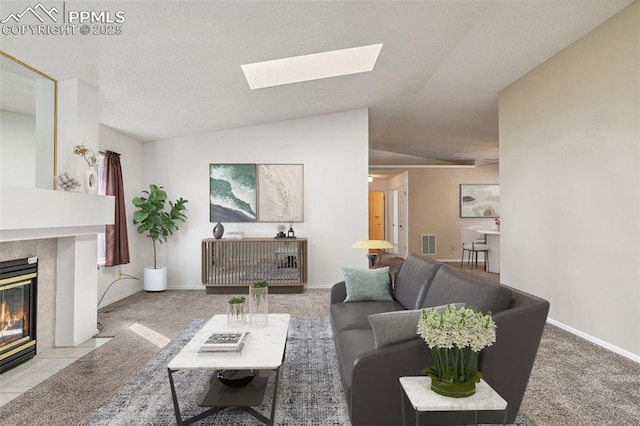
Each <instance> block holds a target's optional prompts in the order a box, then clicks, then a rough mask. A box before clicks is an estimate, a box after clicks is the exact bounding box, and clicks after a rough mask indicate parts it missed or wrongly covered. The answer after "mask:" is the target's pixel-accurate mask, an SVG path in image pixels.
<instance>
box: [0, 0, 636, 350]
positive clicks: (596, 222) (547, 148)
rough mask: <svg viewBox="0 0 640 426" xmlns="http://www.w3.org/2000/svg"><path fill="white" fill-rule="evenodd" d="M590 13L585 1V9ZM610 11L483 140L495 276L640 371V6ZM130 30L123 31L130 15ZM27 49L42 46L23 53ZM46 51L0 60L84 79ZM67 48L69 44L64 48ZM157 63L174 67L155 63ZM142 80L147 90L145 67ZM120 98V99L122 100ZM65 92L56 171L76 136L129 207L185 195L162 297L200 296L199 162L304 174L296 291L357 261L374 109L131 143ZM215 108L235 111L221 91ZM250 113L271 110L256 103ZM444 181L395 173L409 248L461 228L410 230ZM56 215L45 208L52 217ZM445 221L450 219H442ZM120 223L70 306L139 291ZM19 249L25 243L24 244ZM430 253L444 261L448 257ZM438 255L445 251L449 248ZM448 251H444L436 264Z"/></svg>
mask: <svg viewBox="0 0 640 426" xmlns="http://www.w3.org/2000/svg"><path fill="white" fill-rule="evenodd" d="M597 3H598V2H593V3H589V5H590V6H594V8H595V5H596V4H597ZM563 4H564V3H563ZM616 4H617V6H616V7H615V9H616V10H615V12H614V11H612V10H609V11H605V12H601V13H603V14H604V15H606V14H607V13H609V14H610V15H608V16H606V18H602V17H601V18H600V19H601V21H600V22H598V24H599V25H594V26H593V27H592V28H591V29H590V30H589V31H588V33H587V32H585V35H584V37H581V38H580V39H579V40H577V41H575V42H572V43H570V45H567V46H566V48H563V49H561V51H559V52H557V53H555V54H553V55H550V56H549V57H547V58H545V61H541V62H540V63H539V66H537V67H536V68H535V69H532V70H528V69H527V70H523V72H522V73H521V74H520V75H518V76H517V78H515V79H514V80H513V84H510V85H508V86H507V87H504V88H502V90H501V91H500V93H499V95H498V94H497V93H494V95H495V96H496V98H497V99H498V100H499V102H498V108H499V110H497V111H496V114H498V113H499V125H498V123H497V122H496V123H495V130H494V131H495V133H496V135H495V146H496V149H499V162H500V164H499V181H498V182H499V183H500V186H501V211H502V213H501V216H502V225H501V228H502V229H501V231H502V234H501V247H502V256H501V282H503V283H505V284H507V285H510V286H513V287H515V288H518V289H520V290H524V291H527V292H530V293H532V294H535V295H537V296H540V297H543V298H545V299H547V300H549V301H550V302H551V310H550V312H549V320H550V321H551V322H552V323H553V324H556V325H558V326H559V327H562V328H565V329H566V330H569V331H571V332H572V333H574V334H576V335H578V336H581V337H582V338H585V339H588V340H590V341H593V342H595V343H597V344H598V345H600V346H604V347H605V348H607V349H609V350H611V351H613V352H616V353H618V354H621V355H623V356H624V357H626V358H629V359H631V360H633V361H635V362H638V361H640V309H639V308H640V271H639V270H638V268H637V263H638V257H639V255H640V253H639V251H640V249H639V248H638V247H639V246H640V244H638V242H639V239H640V234H639V233H638V224H639V223H638V217H640V215H638V209H639V208H640V203H639V200H638V198H639V197H640V195H639V193H640V188H639V186H640V184H639V183H638V179H637V173H638V161H639V160H640V156H639V155H638V149H639V148H638V144H637V141H638V139H639V137H640V135H639V130H638V117H639V113H640V107H639V106H638V94H639V93H640V89H639V87H638V78H637V76H638V69H639V66H638V55H637V51H638V25H636V24H637V23H638V16H639V12H638V9H639V7H638V3H637V2H630V1H626V2H617V3H616ZM20 5H22V6H24V5H23V4H22V3H20ZM105 7H106V6H105ZM625 7H626V8H625ZM18 8H20V7H18ZM22 8H23V7H22ZM123 8H124V9H126V7H123ZM585 8H589V6H585ZM3 9H4V5H3ZM598 10H599V9H598ZM15 12H19V10H16V11H15ZM158 13H159V12H158ZM613 15H615V16H613ZM609 16H613V17H611V18H610V19H609ZM596 20H597V19H596ZM128 24H131V25H130V27H132V26H133V24H132V23H131V21H129V22H128ZM558 31H560V30H559V29H558ZM38 43H42V44H43V46H44V47H41V48H40V49H35V45H37V44H38ZM47 43H54V42H53V41H52V40H49V39H47V41H46V42H45V39H44V38H40V39H37V37H31V38H30V39H29V40H27V39H26V38H25V37H21V36H13V37H9V36H6V35H3V40H2V50H3V51H5V52H7V53H9V54H11V55H12V56H14V57H16V58H19V59H21V60H23V61H24V62H25V63H27V64H30V65H32V66H34V67H35V68H37V69H39V70H41V71H43V72H45V73H50V74H51V75H52V76H53V77H54V78H56V79H59V80H61V81H67V82H68V81H69V80H74V79H75V78H81V76H82V73H83V67H84V66H85V65H83V62H82V61H79V60H77V56H75V55H79V54H81V53H82V50H83V49H87V48H88V47H87V45H86V44H82V48H81V49H78V50H80V53H79V52H71V53H69V54H71V55H72V58H73V59H64V58H65V56H64V55H65V52H63V50H62V48H61V47H60V46H63V45H64V43H65V42H61V41H59V40H58V41H56V42H55V43H54V44H52V45H49V46H48V47H49V51H48V52H45V51H43V50H42V49H46V47H47V46H46V45H47ZM58 43H60V44H58ZM66 43H68V44H67V47H69V46H73V43H74V42H70V41H67V42H66ZM70 50H73V49H70ZM123 52H124V51H123ZM134 53H136V54H138V53H137V52H134ZM134 53H132V52H130V51H128V50H127V51H126V54H134ZM634 53H635V54H634ZM522 54H523V55H526V54H527V52H526V51H523V52H522ZM87 57H92V56H91V54H88V56H87ZM58 62H69V63H74V62H75V63H77V64H78V65H76V66H71V67H70V69H71V71H69V72H68V73H67V74H63V73H56V72H54V71H53V70H52V69H54V68H57V67H58V66H59V65H55V66H54V64H57V63H58ZM536 65H538V64H536ZM91 66H95V67H96V68H97V67H98V66H97V64H93V65H91ZM103 66H104V65H103ZM165 66H167V67H172V66H176V64H173V63H171V61H170V60H169V59H167V60H166V63H165ZM74 69H75V72H74ZM138 71H139V70H136V72H138ZM140 72H142V71H140ZM145 72H147V73H148V74H149V75H150V80H152V79H153V69H146V70H145ZM238 78H242V75H241V74H239V77H238ZM171 84H173V82H169V83H167V82H166V81H162V79H160V78H158V79H155V80H153V81H150V82H149V84H148V86H147V90H158V91H162V90H168V89H166V87H168V86H170V85H171ZM181 84H184V85H187V84H188V82H182V83H181ZM127 89H128V88H127V87H122V89H121V90H122V92H125V93H126V91H127ZM74 90H77V92H76V97H75V102H76V106H77V107H78V110H81V111H83V114H82V116H81V117H80V118H79V119H78V121H77V122H76V123H74V125H73V127H74V131H73V135H74V137H73V138H60V137H59V138H58V141H57V152H58V159H57V161H58V168H57V169H58V171H59V172H61V171H64V170H67V169H71V170H77V171H78V172H79V171H81V170H82V167H83V166H82V160H81V159H79V158H77V156H74V155H73V154H72V149H73V146H74V145H76V144H78V143H80V142H82V140H83V137H86V143H87V145H89V146H91V147H93V148H94V149H96V150H98V149H99V150H101V151H103V150H111V151H116V152H118V153H120V154H121V160H122V164H123V175H124V179H125V191H126V195H125V199H126V200H127V201H129V200H131V199H132V198H133V197H134V196H136V195H139V194H140V192H141V191H142V190H144V189H146V188H147V187H148V185H149V183H156V184H159V185H162V186H164V187H165V189H166V190H167V192H168V194H169V197H170V198H171V199H175V198H177V197H184V198H185V199H188V200H189V204H188V212H187V216H188V219H187V222H186V223H185V224H183V225H182V226H181V227H180V228H181V229H180V230H179V231H178V232H176V234H175V235H174V236H173V237H172V238H171V239H170V241H169V242H168V243H167V244H163V245H162V246H161V250H160V252H159V256H160V257H159V260H160V263H161V264H164V265H166V266H167V267H168V271H169V289H170V290H187V289H189V290H190V289H198V290H200V289H201V288H202V285H201V280H200V269H201V268H200V259H201V257H200V241H201V240H202V239H204V238H208V237H210V236H211V231H212V228H213V226H214V223H210V222H209V210H208V203H209V200H208V197H207V193H208V176H207V172H208V166H209V164H210V163H298V164H300V163H301V164H304V173H305V174H304V182H305V188H304V189H305V218H304V221H303V222H300V223H294V224H293V225H294V228H295V230H296V234H297V235H299V236H304V237H306V238H308V241H309V256H310V257H309V262H310V264H309V279H308V283H307V288H309V289H314V288H318V289H319V288H327V287H330V286H331V285H332V284H333V283H335V282H338V281H340V280H342V278H343V277H342V267H344V266H360V267H364V266H365V265H366V258H365V257H364V256H363V253H362V251H359V250H354V249H352V248H351V245H352V244H353V242H354V241H357V240H361V239H363V238H365V237H366V235H367V224H366V220H365V218H366V217H367V191H368V189H369V188H368V184H367V181H366V176H367V175H368V174H370V173H371V171H370V169H369V166H370V164H369V161H368V158H369V149H370V147H371V139H372V138H373V137H374V134H375V131H376V130H378V128H377V127H375V126H377V125H379V124H377V123H378V122H377V121H375V118H376V115H377V114H378V111H377V110H376V107H375V105H373V104H372V105H371V106H366V105H365V106H362V105H357V106H356V107H355V108H342V107H341V108H337V109H329V110H325V111H324V112H323V113H320V112H318V113H315V114H306V115H301V116H299V117H297V118H292V119H287V120H284V121H283V120H272V121H270V122H268V121H267V122H264V123H259V124H254V125H248V126H228V127H226V128H223V127H221V128H219V129H212V130H211V131H199V132H197V133H184V134H177V135H175V136H172V137H166V138H162V139H151V140H149V141H145V142H141V141H139V140H138V139H137V138H134V137H131V136H128V134H129V133H133V131H134V129H135V125H136V118H138V117H140V119H141V120H142V118H143V117H142V116H138V114H137V113H135V112H134V113H132V115H131V119H130V122H122V126H121V127H120V129H118V130H116V129H115V128H113V127H110V126H108V125H105V124H104V123H102V121H101V116H102V114H103V112H104V111H103V109H104V105H105V102H107V104H108V105H109V106H110V107H111V106H112V102H113V97H114V96H116V95H118V97H119V99H118V100H120V99H126V95H125V94H123V93H120V94H115V93H111V94H110V96H111V98H109V99H103V96H104V93H103V91H102V90H101V87H100V83H99V79H96V80H95V81H93V82H92V84H85V83H83V82H82V81H78V82H77V83H76V86H75V89H74ZM64 93H65V92H64V90H63V89H61V93H60V94H59V95H60V96H61V99H60V101H61V102H65V101H66V100H65V99H64ZM77 93H80V94H81V95H80V96H77ZM211 96H212V97H215V96H216V95H211ZM243 96H246V94H243ZM227 102H228V105H229V108H231V109H233V102H234V100H233V96H230V97H228V98H227ZM262 102H268V101H264V100H263V101H262ZM116 104H117V102H116ZM263 105H266V107H265V108H268V103H265V104H263ZM154 106H155V107H156V108H159V105H154ZM216 113H222V111H219V110H216V111H213V112H212V113H211V115H212V117H213V118H215V115H216ZM162 114H166V116H164V117H165V119H164V121H165V122H167V123H168V124H169V125H170V124H171V122H173V121H180V120H182V119H183V117H184V116H188V115H191V112H190V111H189V110H188V109H186V110H185V109H184V108H181V107H178V108H173V109H170V111H165V112H162ZM193 114H194V115H197V114H201V112H200V111H193ZM213 118H212V120H213ZM185 119H186V118H185ZM61 125H63V124H61ZM86 129H92V130H90V131H88V132H86V131H85V130H86ZM80 133H82V135H80ZM140 139H142V138H140ZM498 139H499V141H500V143H499V147H498V144H497V140H498ZM488 167H494V168H497V166H488ZM464 170H465V169H457V171H456V173H457V176H456V177H455V180H453V179H452V180H450V181H448V182H447V185H448V186H449V191H448V192H449V193H453V198H454V199H456V197H457V192H456V191H457V190H458V185H459V184H460V183H469V181H467V179H469V177H467V176H466V175H465V174H464V173H465V172H464ZM470 170H474V169H470ZM446 173H450V172H447V171H446V170H444V171H443V170H438V169H425V170H412V169H409V171H408V179H409V206H410V207H409V229H410V231H409V232H410V238H409V251H410V252H415V251H417V247H418V246H417V244H418V243H417V241H418V240H417V237H416V235H417V234H419V233H420V232H422V230H424V229H426V230H428V231H429V232H435V233H438V234H450V235H453V233H455V232H458V227H457V225H450V224H449V223H446V224H445V223H443V222H442V221H439V222H440V223H422V222H421V221H422V220H423V219H422V218H421V216H423V215H421V210H423V208H422V207H420V208H417V209H416V210H412V207H411V206H416V205H417V203H416V200H414V199H412V197H418V198H419V199H420V200H424V199H427V198H429V197H430V196H431V195H432V194H429V193H425V192H422V191H419V190H418V188H421V187H422V184H421V182H422V180H423V179H424V180H428V181H433V180H434V179H436V177H437V176H442V175H443V174H446ZM473 173H477V171H475V172H474V171H469V176H473ZM471 179H475V178H471ZM479 183H487V182H486V181H482V182H479ZM425 186H427V187H428V185H425ZM5 194H6V193H5V191H4V188H3V224H2V225H3V226H2V230H1V231H2V233H0V235H2V236H3V238H2V239H1V241H2V245H1V248H2V260H7V256H9V255H10V256H12V257H13V256H14V255H16V254H17V253H24V252H25V250H24V246H21V245H20V244H22V243H20V244H19V243H17V242H15V241H17V240H16V239H15V238H14V237H13V236H12V237H10V238H6V237H5V236H6V235H8V234H7V232H8V231H11V230H10V229H7V228H6V227H5V223H7V222H5V217H7V216H4V215H5V213H6V212H8V207H7V205H9V204H10V205H13V206H22V205H24V204H25V203H24V202H21V201H20V199H15V200H13V199H11V200H10V199H8V198H5ZM418 194H419V195H418ZM450 196H451V195H450ZM7 200H9V201H10V202H7ZM54 206H55V203H54V204H53V205H51V208H54ZM132 212H133V207H132V205H127V213H128V214H129V215H131V214H132ZM9 214H10V215H11V214H13V215H14V216H15V215H16V213H15V212H13V213H11V212H9ZM458 220H459V218H458V217H452V218H451V222H452V223H453V222H458ZM127 225H128V227H129V229H128V233H129V243H130V251H131V253H132V258H131V262H130V263H129V264H126V265H122V266H120V267H117V268H105V267H101V268H100V269H99V270H98V271H97V272H94V273H93V276H91V274H89V276H90V279H92V280H94V281H95V283H96V284H95V288H93V289H92V291H91V292H90V293H89V294H84V295H82V297H83V300H85V301H86V300H89V301H91V300H93V301H96V300H99V299H100V297H101V296H102V295H103V293H105V292H106V293H107V294H106V296H105V298H104V300H103V302H102V304H101V307H103V306H108V305H109V304H111V303H114V302H116V301H118V300H120V299H122V298H126V297H128V296H130V295H133V294H136V293H138V292H140V291H141V289H142V283H141V281H139V280H121V281H118V282H117V283H115V284H114V285H113V286H111V287H110V288H109V286H110V285H111V284H112V282H113V281H114V280H116V279H117V278H118V276H119V274H120V273H124V274H128V275H131V276H135V277H141V276H142V270H143V268H144V267H145V266H148V265H149V263H150V262H151V256H152V253H151V245H150V243H149V241H148V239H147V238H144V237H143V236H139V235H137V233H136V232H135V226H134V225H133V224H132V223H131V221H128V223H127ZM276 225H277V224H276V223H252V224H247V223H244V224H238V223H227V224H225V228H226V229H227V231H242V232H244V233H245V235H251V236H258V237H272V236H273V235H275V233H276ZM414 230H415V231H414ZM44 237H45V236H41V237H39V238H44ZM47 237H48V236H47ZM63 238H67V235H65V236H64V237H63ZM78 239H79V240H82V238H80V237H78ZM25 240H26V241H27V242H26V243H24V244H25V245H26V247H28V248H30V247H31V244H32V242H33V241H34V239H33V237H32V235H29V238H25ZM85 244H88V246H89V247H91V246H92V245H95V244H96V243H95V242H88V243H87V242H85V241H80V242H79V246H78V247H76V251H78V252H80V251H82V248H84V247H85ZM442 250H446V251H447V252H448V251H450V249H449V247H444V248H443V249H442ZM27 251H29V250H27ZM451 253H455V255H458V250H452V251H451ZM27 255H33V254H29V253H27ZM38 255H39V256H42V255H41V254H38ZM42 257H43V259H44V258H46V256H42ZM453 257H454V254H448V255H447V257H446V259H451V258H453ZM81 259H84V258H82V257H81ZM83 262H84V260H82V261H76V263H78V264H80V263H83ZM77 266H78V267H81V268H82V266H81V265H77ZM58 268H60V264H59V263H58ZM92 268H93V269H94V270H95V262H94V263H93V264H91V265H90V267H86V265H85V267H84V268H83V274H84V273H87V272H88V270H90V269H92ZM91 305H92V306H93V304H91ZM90 315H95V313H93V314H90ZM185 315H187V313H185ZM76 320H77V319H76ZM89 323H91V321H89ZM75 326H77V327H80V324H76V325H75ZM88 326H89V327H88V329H87V330H86V333H85V334H88V335H91V332H92V331H95V327H94V326H93V324H88ZM80 334H82V333H80Z"/></svg>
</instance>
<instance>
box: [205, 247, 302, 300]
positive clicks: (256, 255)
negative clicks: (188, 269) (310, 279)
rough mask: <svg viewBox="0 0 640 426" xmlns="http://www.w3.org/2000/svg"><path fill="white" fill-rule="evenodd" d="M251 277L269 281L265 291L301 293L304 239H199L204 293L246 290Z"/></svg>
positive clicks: (245, 291)
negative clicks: (267, 289) (200, 241)
mask: <svg viewBox="0 0 640 426" xmlns="http://www.w3.org/2000/svg"><path fill="white" fill-rule="evenodd" d="M255 280H267V281H269V287H270V288H269V292H273V293H302V292H303V290H304V284H305V283H306V282H307V239H306V238H243V239H224V238H223V239H219V240H216V239H214V238H207V239H204V240H202V284H203V285H204V286H205V288H206V291H207V293H209V294H216V293H248V291H249V285H251V283H253V282H254V281H255Z"/></svg>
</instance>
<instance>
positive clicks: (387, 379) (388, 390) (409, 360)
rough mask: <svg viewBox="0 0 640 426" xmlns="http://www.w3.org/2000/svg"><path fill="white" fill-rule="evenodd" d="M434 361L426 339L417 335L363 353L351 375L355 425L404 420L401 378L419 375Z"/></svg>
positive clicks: (351, 412) (351, 399) (352, 411)
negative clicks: (401, 400)
mask: <svg viewBox="0 0 640 426" xmlns="http://www.w3.org/2000/svg"><path fill="white" fill-rule="evenodd" d="M432 363H433V361H432V359H431V351H430V350H429V348H428V347H427V345H426V344H425V342H424V340H422V339H420V338H415V339H412V340H408V341H405V342H401V343H397V344H393V345H389V346H385V347H384V348H380V349H374V350H370V351H367V352H364V353H362V354H361V355H360V356H358V357H357V358H356V360H355V361H354V366H353V373H352V377H351V395H349V396H348V398H350V404H349V405H350V406H349V408H350V415H351V424H352V425H353V426H375V425H380V426H383V425H384V426H388V425H397V424H401V422H402V406H401V404H400V395H401V394H400V381H399V378H400V377H402V376H419V375H421V374H420V372H421V370H422V369H423V368H425V367H428V366H430V365H431V364H432Z"/></svg>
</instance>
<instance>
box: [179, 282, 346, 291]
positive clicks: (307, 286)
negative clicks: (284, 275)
mask: <svg viewBox="0 0 640 426" xmlns="http://www.w3.org/2000/svg"><path fill="white" fill-rule="evenodd" d="M334 284H335V283H334ZM331 287H333V284H330V285H318V284H315V285H312V284H305V286H304V288H308V289H315V288H322V289H327V288H331ZM204 289H205V288H204V286H203V285H202V284H197V285H195V286H172V285H169V286H167V290H204Z"/></svg>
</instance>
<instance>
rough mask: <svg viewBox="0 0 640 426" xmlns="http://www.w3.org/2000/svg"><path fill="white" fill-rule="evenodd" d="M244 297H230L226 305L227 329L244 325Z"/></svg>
mask: <svg viewBox="0 0 640 426" xmlns="http://www.w3.org/2000/svg"><path fill="white" fill-rule="evenodd" d="M245 301H246V299H245V298H244V296H240V297H232V298H231V299H229V302H228V303H227V307H228V309H227V325H228V326H229V327H242V326H243V325H245V324H246V320H245V309H244V305H245Z"/></svg>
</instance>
